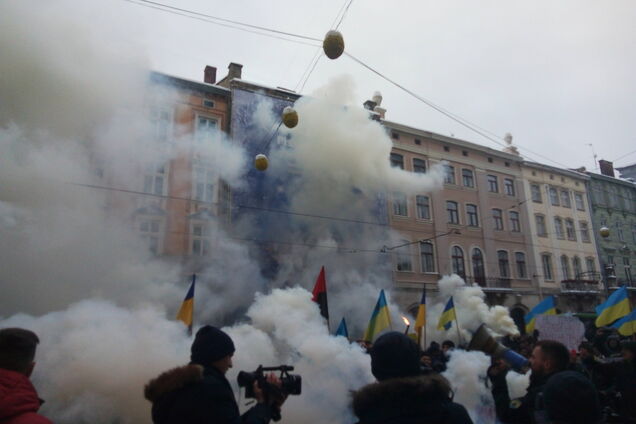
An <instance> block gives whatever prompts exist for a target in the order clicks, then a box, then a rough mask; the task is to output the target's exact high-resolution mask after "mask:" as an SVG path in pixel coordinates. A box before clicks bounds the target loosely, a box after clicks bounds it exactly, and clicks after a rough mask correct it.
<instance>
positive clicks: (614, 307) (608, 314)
mask: <svg viewBox="0 0 636 424" xmlns="http://www.w3.org/2000/svg"><path fill="white" fill-rule="evenodd" d="M629 310H630V307H629V297H628V296H627V287H625V286H622V287H621V288H620V289H618V290H616V291H615V292H614V293H612V294H611V295H610V297H608V298H607V300H606V301H605V303H602V304H600V305H598V306H597V307H596V315H598V316H597V317H596V326H597V327H603V326H605V325H608V324H611V323H613V322H614V321H616V320H617V319H619V318H622V317H624V316H625V315H627V314H629Z"/></svg>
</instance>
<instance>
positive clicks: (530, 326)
mask: <svg viewBox="0 0 636 424" xmlns="http://www.w3.org/2000/svg"><path fill="white" fill-rule="evenodd" d="M539 315H556V305H555V303H554V296H548V297H546V298H545V299H543V300H542V301H541V302H539V304H538V305H537V306H535V307H534V308H532V310H531V311H530V312H528V314H527V315H526V316H525V317H524V321H525V322H526V333H532V332H533V331H534V324H535V322H536V321H537V317H538V316H539Z"/></svg>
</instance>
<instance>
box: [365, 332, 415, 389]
mask: <svg viewBox="0 0 636 424" xmlns="http://www.w3.org/2000/svg"><path fill="white" fill-rule="evenodd" d="M370 353H371V372H372V373H373V375H374V376H375V378H377V379H378V381H382V380H387V379H389V378H399V377H409V376H415V375H419V374H420V349H419V348H418V347H417V344H416V343H415V342H414V341H413V340H411V339H410V338H408V337H407V336H405V335H404V334H402V333H398V332H397V331H392V332H390V333H386V334H383V335H382V336H380V337H379V338H378V339H377V340H376V341H375V343H373V347H372V348H371V352H370Z"/></svg>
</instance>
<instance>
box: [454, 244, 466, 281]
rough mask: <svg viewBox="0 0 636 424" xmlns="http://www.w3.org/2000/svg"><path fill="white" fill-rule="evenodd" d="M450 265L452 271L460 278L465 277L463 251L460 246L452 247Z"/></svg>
mask: <svg viewBox="0 0 636 424" xmlns="http://www.w3.org/2000/svg"><path fill="white" fill-rule="evenodd" d="M452 265H453V273H455V274H457V275H459V276H460V277H462V278H466V270H465V269H464V251H463V250H462V249H461V247H458V246H454V247H453V249H452Z"/></svg>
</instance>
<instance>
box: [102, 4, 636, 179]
mask: <svg viewBox="0 0 636 424" xmlns="http://www.w3.org/2000/svg"><path fill="white" fill-rule="evenodd" d="M113 1H117V0H113ZM158 1H159V2H162V3H165V4H169V5H173V6H177V7H180V8H184V9H189V10H193V11H196V12H201V13H206V14H210V15H215V16H219V17H223V18H226V19H232V20H237V21H241V22H245V23H249V24H253V25H259V26H264V27H270V28H276V29H278V30H281V31H286V32H292V33H298V34H303V35H307V36H310V37H315V38H319V39H322V38H323V36H324V34H325V33H326V32H327V31H328V30H329V29H330V28H331V27H332V24H333V22H334V20H335V18H336V16H337V14H338V12H339V11H340V10H341V9H342V8H343V6H344V5H345V4H346V0H324V1H298V0H297V1H288V0H278V1H264V0H234V1H211V0H180V1H176V0H172V1H171V0H158ZM122 3H123V5H122V6H121V10H122V13H125V14H126V15H128V14H130V16H132V17H134V19H136V20H138V21H139V22H140V25H139V34H136V36H140V37H142V39H143V42H144V43H145V45H146V50H147V54H148V55H149V60H150V62H151V65H152V67H153V68H154V69H155V70H158V71H161V72H165V73H168V74H172V75H176V76H181V77H186V78H190V79H195V80H201V79H202V77H203V68H204V67H205V65H212V66H216V67H217V68H218V69H219V72H218V75H219V78H220V77H222V76H224V75H225V73H226V71H227V65H228V64H229V63H230V62H238V63H241V64H243V65H244V67H243V78H244V79H247V80H250V81H254V82H258V83H262V84H264V85H269V86H281V87H286V88H291V89H294V88H295V87H296V86H297V85H298V83H299V81H300V80H301V77H302V75H303V73H304V72H305V70H306V69H307V67H308V65H309V63H310V62H311V60H312V58H313V56H314V54H315V53H316V50H317V48H316V47H313V46H307V45H302V44H297V43H291V42H288V41H283V40H279V39H274V38H268V37H263V36H261V35H256V34H251V33H247V32H243V31H238V30H236V29H231V28H226V27H222V26H218V25H214V24H211V23H206V22H201V21H198V20H193V19H189V18H186V17H182V16H177V15H174V14H168V13H165V12H161V11H157V10H153V9H149V8H146V7H141V6H138V5H135V4H132V3H129V2H123V1H122ZM118 9H119V7H118ZM634 22H636V2H634V1H633V0H625V1H618V0H612V1H598V0H595V1H588V0H572V1H563V0H558V1H554V0H540V1H533V2H521V1H503V0H498V1H483V0H482V1H474V0H466V1H446V0H445V1H439V0H438V1H427V0H418V1H393V2H389V1H383V2H381V1H378V0H353V3H352V4H351V7H350V8H349V10H348V13H347V14H346V16H345V18H344V21H343V22H342V25H341V27H340V30H341V32H342V33H343V35H344V39H345V43H346V50H347V51H348V52H349V53H351V54H353V55H354V56H356V57H358V58H359V59H361V60H362V61H364V62H366V63H367V64H369V65H370V66H372V67H374V68H375V69H377V70H378V71H380V72H382V73H383V74H385V75H386V76H388V77H389V78H391V79H393V80H395V81H397V82H398V83H400V84H402V85H404V86H406V87H407V88H409V89H411V90H412V91H414V92H416V93H417V94H419V95H420V96H422V97H424V98H426V99H428V100H430V101H432V102H433V103H435V104H437V105H439V106H441V107H443V108H445V109H446V110H449V111H451V112H452V113H454V114H457V115H459V116H461V117H463V118H464V119H467V120H468V121H470V122H472V123H474V124H477V125H478V126H480V127H482V128H484V129H486V130H488V131H490V132H493V133H495V134H497V135H499V136H500V137H503V136H504V134H505V133H506V132H510V133H512V134H513V136H514V141H515V144H517V145H518V147H520V148H521V151H522V153H523V154H524V156H525V157H526V158H527V159H529V160H537V161H541V162H544V163H548V164H551V165H555V166H558V165H557V164H556V163H555V162H551V161H550V160H549V159H552V160H554V161H556V162H558V163H559V164H562V165H566V166H568V167H572V168H574V167H579V166H582V165H583V166H586V167H587V168H588V169H594V164H593V159H592V148H591V147H589V146H588V145H587V144H590V143H592V144H593V145H594V149H595V151H596V153H597V154H598V156H599V159H600V158H605V159H607V160H615V159H618V158H620V157H621V156H623V155H626V154H628V153H630V152H632V151H635V150H636V119H635V118H636V84H635V71H636V66H635V65H636V54H635V53H636V25H634ZM343 73H348V74H351V75H352V76H353V77H354V79H355V82H356V92H357V96H358V99H359V103H360V104H362V102H364V100H366V99H368V98H370V97H371V95H372V93H373V92H374V91H376V90H379V91H380V92H381V93H382V94H383V96H384V102H383V106H384V107H386V109H387V119H389V120H392V121H397V122H400V123H404V124H407V125H411V126H415V127H417V128H421V129H424V130H429V131H434V132H437V133H440V134H444V135H454V136H455V137H458V138H463V139H466V140H469V141H472V142H476V143H480V144H484V145H487V146H489V147H493V148H497V149H500V148H501V147H500V146H497V145H496V144H494V143H493V142H492V141H490V140H488V139H486V138H483V137H482V136H480V135H478V134H476V133H474V132H472V131H470V130H468V129H466V128H464V127H462V126H461V125H459V124H458V123H456V122H454V121H452V120H450V119H449V118H447V117H445V116H443V115H442V114H440V113H439V112H436V111H434V110H432V109H431V108H430V107H428V106H426V105H425V104H423V103H421V102H419V101H417V100H415V99H413V98H412V97H410V96H409V95H408V94H406V93H404V92H402V91H400V90H399V89H397V88H395V87H393V86H391V85H390V84H389V83H387V82H386V81H384V80H382V79H380V78H379V77H378V76H376V75H374V74H372V73H371V72H370V71H368V70H367V69H364V68H363V67H361V66H360V65H359V64H357V63H355V62H353V61H352V60H351V59H350V58H348V57H346V56H342V57H341V58H339V59H337V60H333V61H332V60H329V59H327V58H326V57H325V56H323V57H322V58H321V59H320V61H319V62H318V65H317V66H316V68H315V70H314V72H313V74H312V75H311V77H310V78H309V80H308V82H307V84H306V86H305V88H304V90H303V93H309V92H311V91H312V90H313V89H315V88H316V87H319V86H321V85H323V84H325V83H326V82H327V81H329V79H330V78H332V77H333V76H336V75H339V74H343ZM527 149H529V150H530V151H528V150H527ZM532 152H534V153H532ZM539 155H542V156H544V157H547V159H546V158H542V157H540V156H539ZM635 162H636V152H634V153H632V154H630V155H628V156H625V157H623V158H621V159H619V160H617V162H616V164H615V165H616V166H625V165H627V164H631V163H635Z"/></svg>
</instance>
